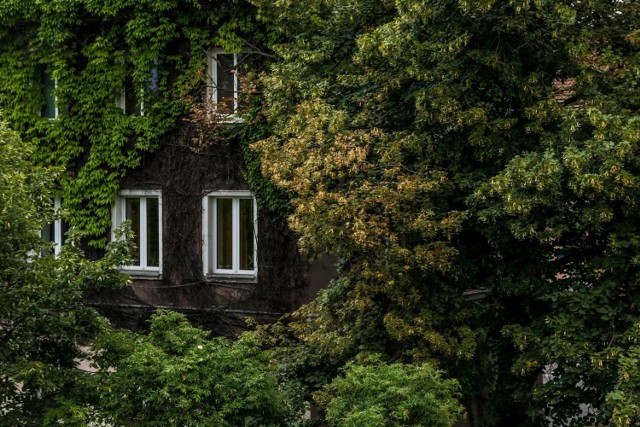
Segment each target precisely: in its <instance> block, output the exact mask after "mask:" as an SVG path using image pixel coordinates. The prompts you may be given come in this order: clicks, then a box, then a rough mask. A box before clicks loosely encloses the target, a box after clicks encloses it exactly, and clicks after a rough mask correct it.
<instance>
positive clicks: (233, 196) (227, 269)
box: [202, 191, 258, 277]
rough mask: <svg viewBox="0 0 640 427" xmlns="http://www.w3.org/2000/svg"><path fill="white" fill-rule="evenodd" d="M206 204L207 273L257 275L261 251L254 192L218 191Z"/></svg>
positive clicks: (204, 223)
mask: <svg viewBox="0 0 640 427" xmlns="http://www.w3.org/2000/svg"><path fill="white" fill-rule="evenodd" d="M202 203H203V206H202V207H203V216H202V233H203V251H202V254H203V266H204V273H205V275H211V274H214V275H240V276H251V277H255V275H256V273H257V271H258V268H257V267H258V266H257V254H258V252H257V238H256V236H257V227H256V221H257V213H256V203H255V199H254V198H253V195H252V194H251V193H250V192H248V191H218V192H213V193H210V194H209V195H208V196H207V197H205V198H204V200H203V202H202Z"/></svg>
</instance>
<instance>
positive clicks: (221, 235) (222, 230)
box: [216, 199, 233, 270]
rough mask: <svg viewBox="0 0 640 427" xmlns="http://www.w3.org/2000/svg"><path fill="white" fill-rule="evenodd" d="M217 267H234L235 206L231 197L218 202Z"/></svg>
mask: <svg viewBox="0 0 640 427" xmlns="http://www.w3.org/2000/svg"><path fill="white" fill-rule="evenodd" d="M216 205H217V208H216V240H217V241H216V268H218V269H223V270H231V269H232V268H233V253H232V250H233V208H232V200H231V199H218V200H217V202H216Z"/></svg>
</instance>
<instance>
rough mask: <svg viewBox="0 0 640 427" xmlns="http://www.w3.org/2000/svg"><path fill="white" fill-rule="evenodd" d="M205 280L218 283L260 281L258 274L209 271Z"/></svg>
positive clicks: (253, 282)
mask: <svg viewBox="0 0 640 427" xmlns="http://www.w3.org/2000/svg"><path fill="white" fill-rule="evenodd" d="M205 280H206V281H207V282H218V283H238V284H245V283H246V284H255V283H258V276H257V275H256V274H224V273H207V274H206V275H205Z"/></svg>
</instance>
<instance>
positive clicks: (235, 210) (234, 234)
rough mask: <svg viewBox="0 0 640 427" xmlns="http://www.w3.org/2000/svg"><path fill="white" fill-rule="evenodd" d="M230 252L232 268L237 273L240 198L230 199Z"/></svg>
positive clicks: (238, 261) (238, 268)
mask: <svg viewBox="0 0 640 427" xmlns="http://www.w3.org/2000/svg"><path fill="white" fill-rule="evenodd" d="M231 218H232V220H231V222H232V227H231V230H232V231H231V242H232V243H231V253H232V257H231V259H232V270H233V272H234V273H237V272H238V271H239V270H240V199H239V198H237V197H234V198H233V199H231Z"/></svg>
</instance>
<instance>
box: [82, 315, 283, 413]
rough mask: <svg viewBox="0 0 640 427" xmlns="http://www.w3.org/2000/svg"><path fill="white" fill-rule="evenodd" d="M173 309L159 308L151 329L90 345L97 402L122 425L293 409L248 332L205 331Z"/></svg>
mask: <svg viewBox="0 0 640 427" xmlns="http://www.w3.org/2000/svg"><path fill="white" fill-rule="evenodd" d="M208 335H209V333H208V332H206V331H203V330H201V329H198V328H195V327H193V326H191V325H190V324H189V322H188V321H187V320H186V318H185V317H184V316H183V315H182V314H179V313H175V312H169V311H159V312H158V313H156V314H154V315H153V316H152V319H151V324H150V332H149V334H148V335H144V336H138V337H136V336H134V335H133V334H131V333H128V332H119V333H109V334H107V335H105V336H104V337H103V338H102V339H101V340H98V341H97V342H96V343H95V345H94V348H96V349H97V350H98V352H97V354H98V356H97V357H96V363H97V366H98V367H99V368H100V371H99V372H98V373H97V374H96V390H98V396H96V400H95V402H96V403H95V406H96V409H97V412H98V413H99V414H100V417H101V418H102V419H103V420H105V422H107V423H108V424H114V425H122V426H129V425H131V426H134V425H136V426H137V425H145V426H152V425H158V426H200V425H216V426H282V425H286V424H285V423H286V421H287V420H288V419H289V418H290V417H291V416H292V415H293V414H294V411H293V410H292V408H291V407H290V405H289V402H290V399H289V397H288V396H287V395H285V394H284V393H283V392H282V391H281V390H280V389H279V387H278V383H277V382H276V377H275V376H274V375H273V372H272V371H271V369H270V367H269V357H268V356H269V355H268V353H266V352H263V351H262V350H261V349H260V348H259V346H258V345H257V342H256V340H255V339H254V338H253V337H252V335H250V334H245V335H242V336H241V337H240V338H239V339H238V340H237V341H234V342H232V341H230V340H228V339H226V338H213V339H210V338H208Z"/></svg>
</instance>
